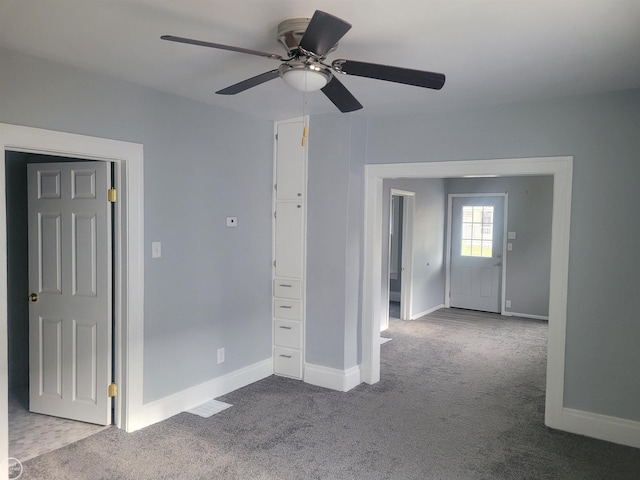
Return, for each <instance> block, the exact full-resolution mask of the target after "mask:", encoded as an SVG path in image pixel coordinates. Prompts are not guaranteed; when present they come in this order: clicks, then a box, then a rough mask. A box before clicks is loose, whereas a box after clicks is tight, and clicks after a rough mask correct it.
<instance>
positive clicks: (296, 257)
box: [275, 203, 304, 278]
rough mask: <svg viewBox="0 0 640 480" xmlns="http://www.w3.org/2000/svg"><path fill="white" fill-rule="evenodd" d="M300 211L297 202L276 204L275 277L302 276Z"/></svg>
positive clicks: (301, 223)
mask: <svg viewBox="0 0 640 480" xmlns="http://www.w3.org/2000/svg"><path fill="white" fill-rule="evenodd" d="M302 213H303V209H302V204H299V203H279V204H277V205H276V238H275V242H276V245H275V255H276V258H275V260H276V268H275V270H276V271H275V275H276V277H292V278H302V246H303V238H304V232H303V220H302V219H303V217H302Z"/></svg>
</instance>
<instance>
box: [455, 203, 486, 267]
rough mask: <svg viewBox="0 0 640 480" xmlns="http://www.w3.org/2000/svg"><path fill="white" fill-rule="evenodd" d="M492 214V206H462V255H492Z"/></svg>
mask: <svg viewBox="0 0 640 480" xmlns="http://www.w3.org/2000/svg"><path fill="white" fill-rule="evenodd" d="M493 214H494V209H493V206H466V207H462V232H461V241H462V246H461V254H462V255H463V256H472V257H491V256H493Z"/></svg>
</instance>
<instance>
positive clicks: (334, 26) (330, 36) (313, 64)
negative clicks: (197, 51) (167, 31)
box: [160, 10, 445, 112]
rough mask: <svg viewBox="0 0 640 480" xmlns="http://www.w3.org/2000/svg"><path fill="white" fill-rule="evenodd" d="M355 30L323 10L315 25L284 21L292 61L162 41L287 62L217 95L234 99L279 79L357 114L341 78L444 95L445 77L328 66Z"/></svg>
mask: <svg viewBox="0 0 640 480" xmlns="http://www.w3.org/2000/svg"><path fill="white" fill-rule="evenodd" d="M350 28H351V24H350V23H347V22H345V21H344V20H341V19H340V18H338V17H335V16H333V15H331V14H329V13H326V12H322V11H320V10H316V11H315V13H314V14H313V17H312V18H311V20H309V19H308V18H293V19H289V20H285V21H283V22H281V23H280V24H279V25H278V42H280V43H281V44H282V46H283V47H284V48H285V50H286V51H287V57H283V56H282V55H278V54H276V53H269V52H262V51H259V50H250V49H247V48H241V47H234V46H231V45H223V44H220V43H211V42H205V41H202V40H193V39H190V38H184V37H176V36H174V35H163V36H162V37H160V38H162V40H169V41H172V42H179V43H188V44H191V45H200V46H203V47H211V48H218V49H221V50H230V51H233V52H240V53H246V54H249V55H256V56H259V57H266V58H270V59H273V60H278V61H280V62H282V63H281V65H280V66H279V67H278V68H276V69H274V70H270V71H268V72H265V73H262V74H260V75H257V76H255V77H252V78H248V79H247V80H243V81H242V82H239V83H236V84H235V85H231V86H230V87H227V88H223V89H222V90H219V91H217V92H216V93H217V94H220V95H235V94H236V93H240V92H244V91H245V90H248V89H249V88H252V87H255V86H257V85H260V84H262V83H265V82H268V81H269V80H273V79H274V78H277V77H281V78H282V79H283V80H284V81H285V82H286V83H287V84H288V85H290V86H291V87H293V88H295V89H297V90H300V91H304V92H311V91H316V90H322V93H324V94H325V95H326V96H327V98H328V99H329V100H331V101H332V102H333V103H334V105H335V106H336V107H338V109H339V110H340V111H341V112H353V111H355V110H359V109H361V108H362V105H361V104H360V102H358V100H356V98H355V97H354V96H353V95H352V94H351V93H350V92H349V90H347V88H346V87H345V86H344V85H343V84H342V83H340V81H339V80H338V78H337V75H336V74H345V75H355V76H358V77H367V78H375V79H378V80H385V81H388V82H396V83H403V84H406V85H414V86H417V87H423V88H432V89H435V90H440V89H441V88H442V86H443V85H444V81H445V76H444V74H442V73H435V72H426V71H423V70H412V69H408V68H400V67H392V66H389V65H379V64H375V63H366V62H357V61H354V60H343V59H339V60H334V61H333V62H332V63H331V64H330V65H329V64H327V63H324V62H325V59H326V56H327V55H328V54H329V53H331V52H333V51H334V50H335V49H336V48H337V47H338V41H339V40H340V39H341V38H342V37H343V36H344V35H345V34H346V33H347V32H348V31H349V29H350Z"/></svg>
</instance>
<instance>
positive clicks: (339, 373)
mask: <svg viewBox="0 0 640 480" xmlns="http://www.w3.org/2000/svg"><path fill="white" fill-rule="evenodd" d="M304 381H305V383H310V384H311V385H317V386H318V387H324V388H329V389H331V390H337V391H339V392H348V391H349V390H351V389H352V388H354V387H356V386H358V385H360V366H359V365H356V366H355V367H353V368H350V369H348V370H338V369H337V368H329V367H323V366H321V365H313V364H310V363H306V364H305V366H304Z"/></svg>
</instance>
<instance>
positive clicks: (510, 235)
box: [507, 232, 516, 240]
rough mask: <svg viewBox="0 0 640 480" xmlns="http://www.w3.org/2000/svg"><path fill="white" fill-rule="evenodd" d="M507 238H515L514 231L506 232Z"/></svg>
mask: <svg viewBox="0 0 640 480" xmlns="http://www.w3.org/2000/svg"><path fill="white" fill-rule="evenodd" d="M507 238H508V239H509V240H515V239H516V232H508V233H507Z"/></svg>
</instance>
